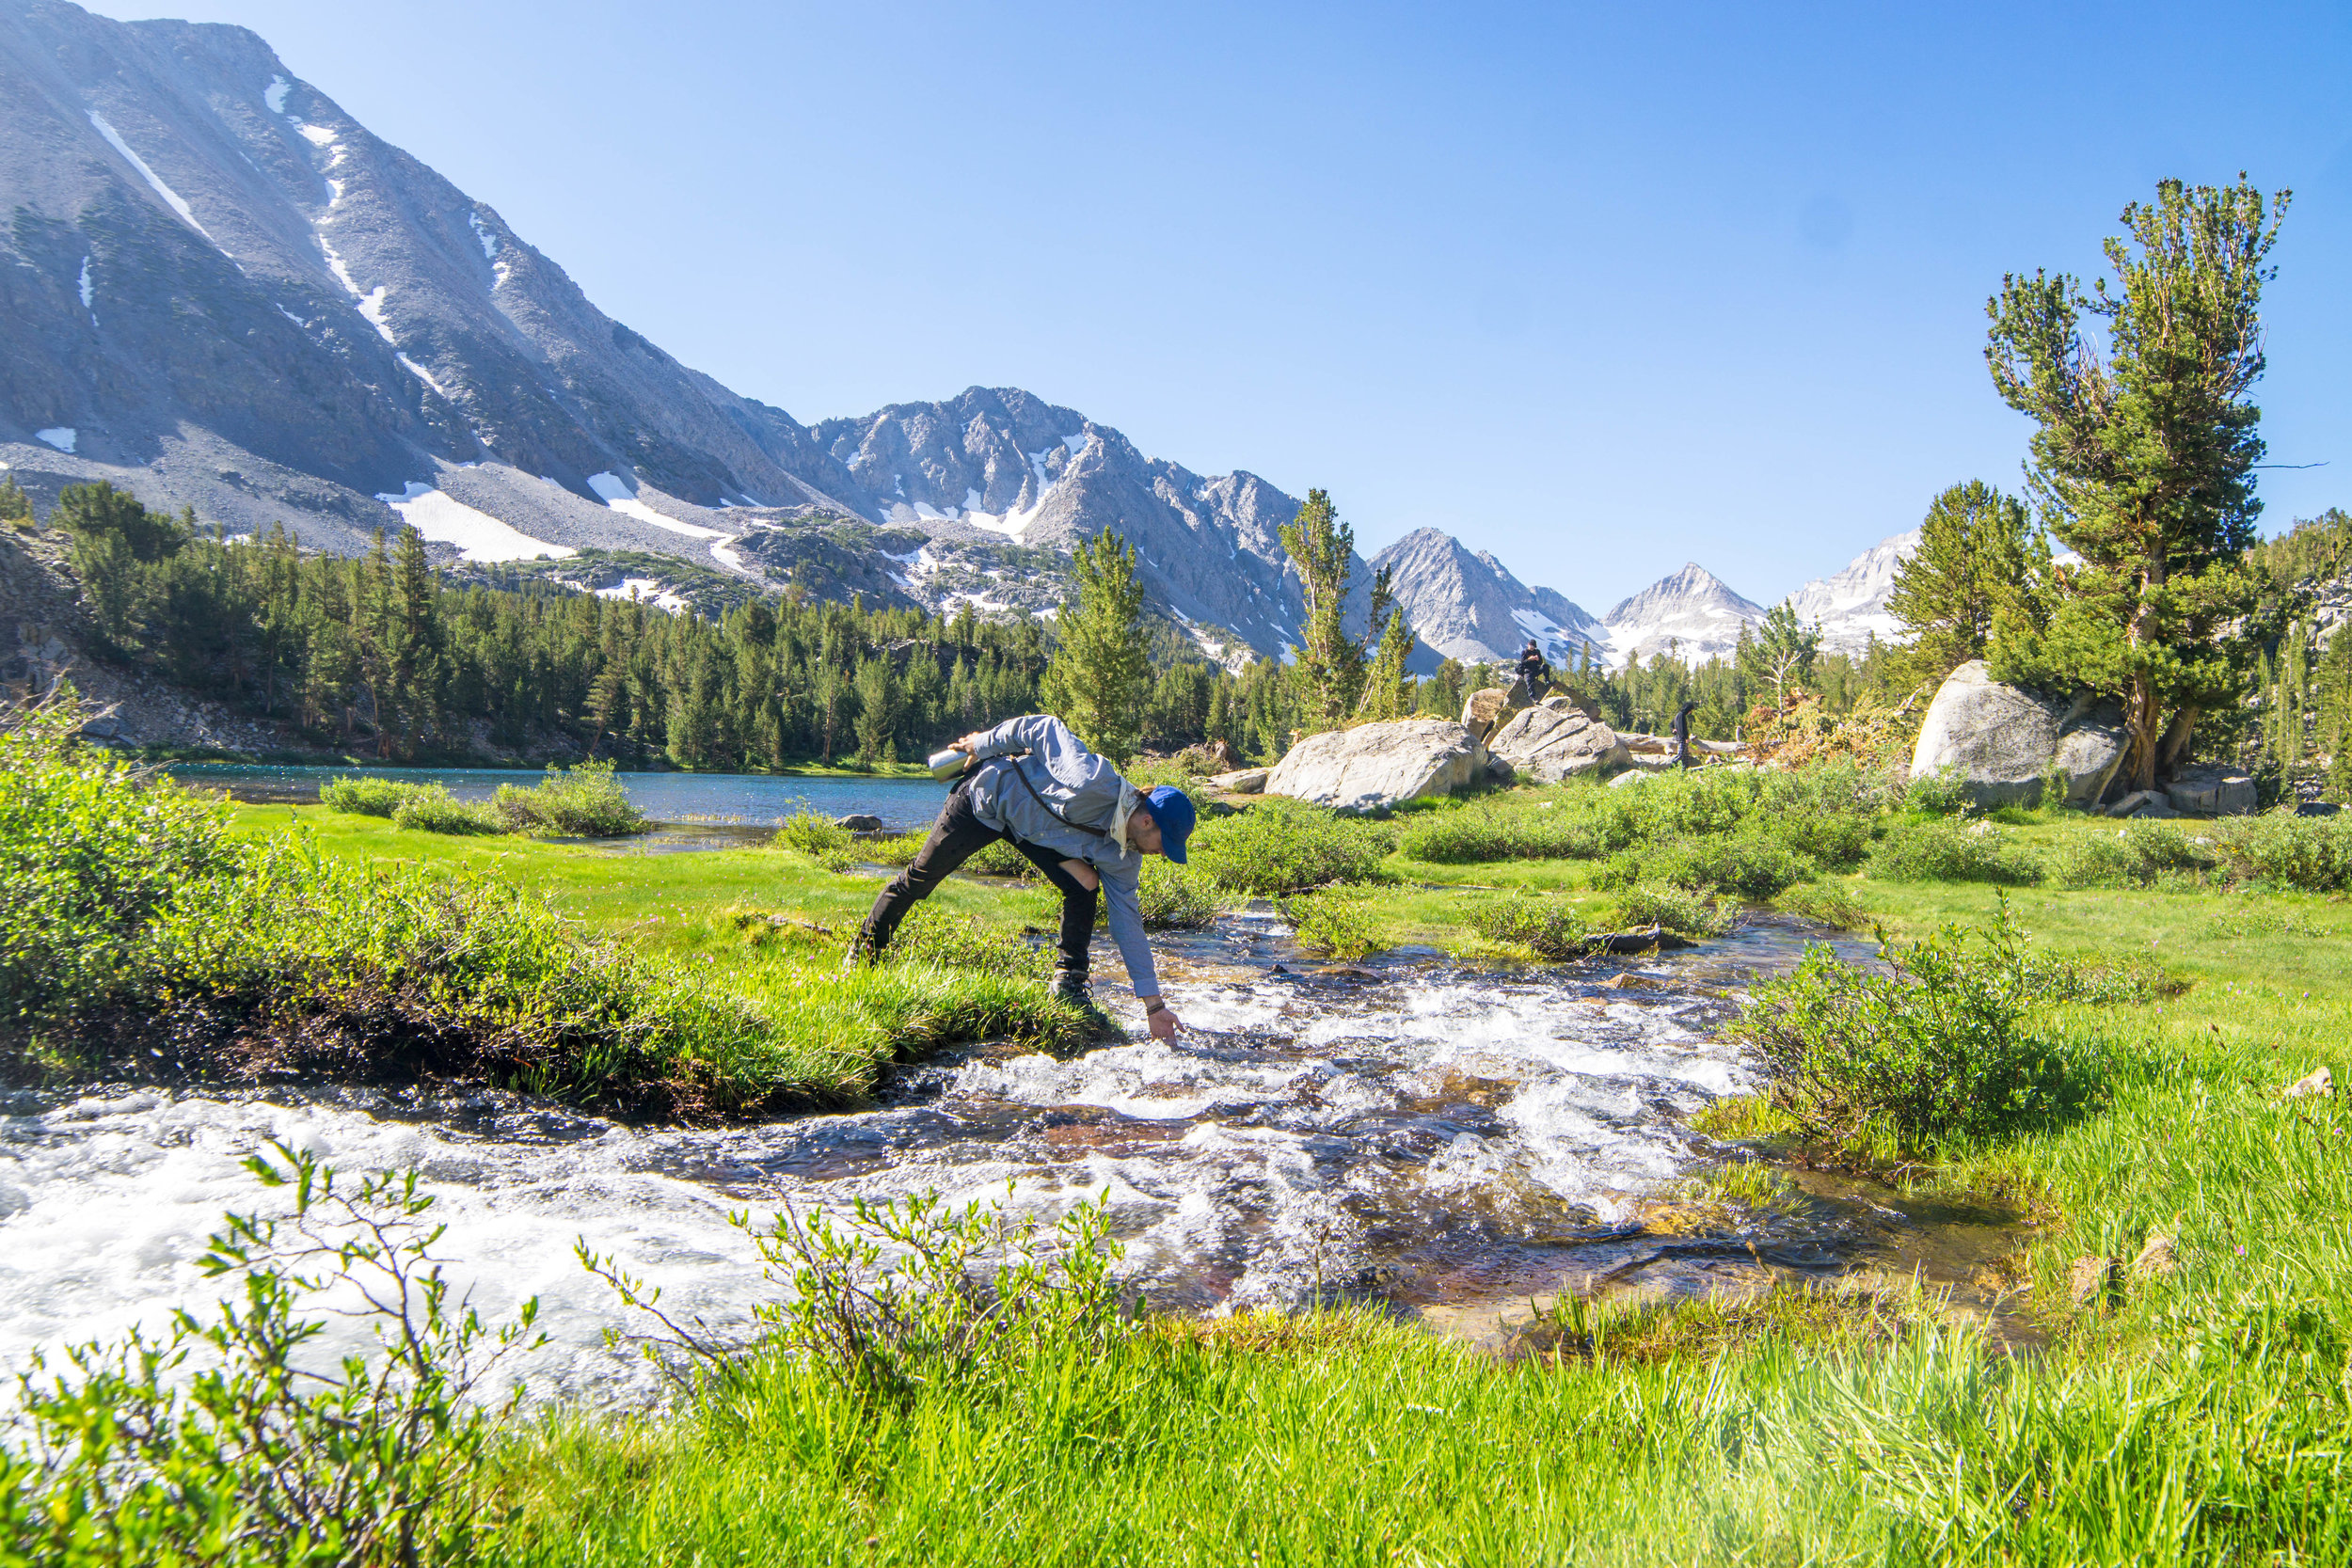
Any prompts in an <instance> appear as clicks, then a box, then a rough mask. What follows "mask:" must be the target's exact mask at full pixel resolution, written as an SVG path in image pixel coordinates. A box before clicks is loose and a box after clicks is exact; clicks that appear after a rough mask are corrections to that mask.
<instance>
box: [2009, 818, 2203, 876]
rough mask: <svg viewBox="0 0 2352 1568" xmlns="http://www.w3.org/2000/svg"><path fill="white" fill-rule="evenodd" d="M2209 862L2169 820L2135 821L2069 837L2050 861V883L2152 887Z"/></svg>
mask: <svg viewBox="0 0 2352 1568" xmlns="http://www.w3.org/2000/svg"><path fill="white" fill-rule="evenodd" d="M2213 863H2214V862H2213V857H2212V856H2210V855H2209V854H2208V853H2206V852H2205V850H2204V848H2203V847H2201V846H2200V845H2198V844H2196V843H2194V842H2192V841H2191V839H2190V838H2189V836H2188V835H2187V834H2186V833H2185V832H2181V830H2180V829H2179V828H2177V827H2174V826H2173V825H2172V824H2171V823H2169V822H2134V823H2132V824H2131V825H2130V826H2128V827H2123V828H2115V829H2107V828H2094V829H2090V830H2088V831H2086V832H2077V833H2071V834H2069V835H2068V836H2067V837H2066V838H2065V839H2063V840H2061V841H2060V842H2059V844H2058V847H2056V848H2055V849H2054V850H2053V851H2052V852H2051V854H2050V858H2049V866H2048V875H2049V879H2050V880H2051V881H2052V882H2053V883H2055V884H2056V885H2058V886H2059V887H2066V888H2136V887H2153V886H2156V885H2157V884H2158V883H2159V882H2161V881H2164V880H2167V879H2182V880H2186V879H2188V878H2190V877H2193V876H2194V875H2195V874H2196V873H2198V872H2201V871H2203V870H2205V869H2206V868H2207V867H2209V866H2211V865H2212V864H2213Z"/></svg>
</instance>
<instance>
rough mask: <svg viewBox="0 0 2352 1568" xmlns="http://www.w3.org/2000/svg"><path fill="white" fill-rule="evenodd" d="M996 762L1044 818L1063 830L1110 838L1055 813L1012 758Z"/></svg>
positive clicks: (1105, 831) (1108, 835)
mask: <svg viewBox="0 0 2352 1568" xmlns="http://www.w3.org/2000/svg"><path fill="white" fill-rule="evenodd" d="M997 760H999V761H1001V762H1003V763H1005V764H1007V766H1008V767H1009V770H1010V771H1011V773H1012V776H1013V777H1014V778H1016V779H1019V780H1020V781H1021V783H1022V786H1023V787H1024V788H1025V789H1027V790H1028V792H1029V795H1030V798H1031V799H1033V800H1036V801H1037V803H1038V804H1039V805H1040V806H1042V807H1044V809H1045V815H1046V816H1050V817H1052V818H1053V819H1054V820H1055V821H1057V822H1058V823H1060V824H1061V825H1062V826H1063V827H1065V828H1075V829H1077V830H1078V832H1082V833H1092V834H1093V835H1094V836H1095V837H1096V838H1108V837H1110V836H1111V835H1110V832H1109V830H1107V829H1104V828H1089V827H1088V826H1087V825H1086V824H1085V823H1083V822H1073V821H1072V820H1070V818H1068V817H1067V816H1063V815H1062V814H1061V813H1059V812H1057V811H1056V810H1055V809H1054V807H1053V803H1052V802H1051V801H1049V800H1046V799H1045V796H1044V795H1043V793H1042V792H1041V791H1040V790H1039V789H1038V787H1037V785H1036V784H1033V783H1031V782H1030V779H1029V775H1028V774H1027V773H1026V772H1025V771H1023V770H1022V768H1021V765H1020V764H1019V763H1017V762H1014V761H1013V760H1012V758H1010V757H1001V758H999V759H997Z"/></svg>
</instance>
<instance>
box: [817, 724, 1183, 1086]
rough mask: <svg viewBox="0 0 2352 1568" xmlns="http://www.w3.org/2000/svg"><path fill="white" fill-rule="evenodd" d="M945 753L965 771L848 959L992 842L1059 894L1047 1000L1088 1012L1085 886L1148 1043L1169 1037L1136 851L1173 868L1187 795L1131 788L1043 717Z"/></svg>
mask: <svg viewBox="0 0 2352 1568" xmlns="http://www.w3.org/2000/svg"><path fill="white" fill-rule="evenodd" d="M950 749H951V750H954V751H958V752H963V753H964V754H965V755H967V756H969V757H970V758H971V759H972V760H971V761H970V762H969V763H967V764H966V765H965V766H964V769H963V772H962V773H961V776H959V777H958V779H957V781H956V785H955V788H954V789H953V790H952V791H951V792H950V793H949V794H948V796H947V804H946V808H945V809H944V810H942V811H941V812H940V814H939V820H938V821H937V822H935V823H933V824H932V825H931V834H930V837H929V838H927V839H925V840H924V841H923V847H922V849H921V850H920V851H919V852H918V853H917V854H916V855H915V857H914V863H913V864H911V865H909V866H908V867H907V868H906V869H905V870H904V871H901V872H900V873H898V876H897V877H895V878H893V879H891V880H890V883H889V884H888V885H887V886H885V887H884V888H883V889H882V895H881V896H880V897H878V898H876V899H875V900H874V908H873V911H872V912H871V913H869V914H868V915H866V924H865V925H864V926H862V927H859V929H858V934H857V937H856V940H855V941H854V942H851V943H850V957H849V962H850V964H851V965H855V964H856V963H857V962H859V961H860V960H861V959H864V960H866V961H869V962H870V961H871V960H873V959H874V958H879V957H881V956H882V951H883V949H885V948H887V947H888V946H889V945H890V939H891V937H892V936H893V935H894V934H896V932H897V931H898V922H900V921H901V920H904V919H905V918H906V913H907V911H909V910H911V909H913V908H914V906H915V905H916V904H918V903H921V902H922V901H923V900H924V899H925V898H927V897H929V896H930V893H931V890H932V889H933V888H935V887H937V886H938V885H939V884H940V882H941V880H942V879H945V878H946V875H947V874H948V873H949V872H951V871H953V870H954V869H955V868H956V867H958V866H960V865H961V864H962V863H964V862H965V861H966V860H969V859H970V858H971V857H972V856H973V855H974V854H975V853H976V852H977V851H978V850H979V849H980V848H981V847H984V846H986V845H989V844H993V843H995V842H996V841H997V840H999V839H1002V840H1003V841H1005V842H1006V843H1008V844H1010V845H1011V846H1012V847H1014V848H1015V849H1018V850H1020V851H1021V853H1022V854H1024V855H1025V856H1027V857H1028V860H1029V863H1031V864H1033V865H1035V866H1036V867H1037V868H1038V869H1039V870H1040V871H1041V872H1043V873H1044V874H1045V879H1046V880H1047V881H1049V882H1051V883H1053V884H1054V887H1055V888H1056V890H1057V891H1058V892H1059V893H1060V894H1061V934H1060V940H1059V942H1057V947H1056V958H1055V964H1054V994H1055V995H1057V996H1058V997H1061V998H1062V999H1063V1000H1064V1001H1068V1002H1075V1003H1078V1004H1079V1005H1081V1006H1089V1005H1090V1004H1089V1002H1088V998H1087V970H1088V966H1089V959H1088V946H1089V943H1090V942H1092V941H1093V940H1094V911H1095V905H1096V902H1097V893H1096V890H1097V889H1098V888H1099V889H1103V890H1105V891H1107V892H1108V894H1109V895H1110V927H1111V940H1112V941H1113V942H1117V943H1118V944H1119V954H1120V958H1123V959H1125V960H1126V964H1127V980H1128V983H1129V984H1130V985H1132V986H1134V987H1135V990H1136V999H1137V1000H1138V1001H1140V1002H1141V1003H1142V1004H1143V1011H1144V1021H1145V1022H1146V1023H1148V1024H1149V1025H1150V1026H1151V1030H1152V1037H1154V1038H1156V1039H1162V1040H1168V1039H1173V1038H1174V1037H1175V1036H1176V1029H1177V1021H1176V1014H1175V1013H1174V1012H1173V1011H1172V1010H1171V1009H1170V1008H1169V1007H1168V1004H1167V1003H1166V1002H1164V1001H1162V1000H1161V999H1160V981H1159V974H1158V972H1157V971H1156V970H1155V969H1154V968H1153V967H1152V944H1151V943H1150V942H1148V941H1147V940H1146V939H1145V937H1144V934H1143V909H1142V906H1141V905H1140V904H1139V903H1138V902H1137V899H1136V879H1137V878H1138V877H1139V876H1140V874H1141V873H1142V870H1143V857H1144V856H1146V855H1166V856H1167V857H1168V859H1169V860H1171V861H1174V862H1175V863H1177V864H1178V865H1182V864H1184V841H1185V840H1186V839H1188V838H1190V837H1191V836H1192V828H1193V821H1194V816H1193V809H1192V801H1191V800H1190V799H1189V798H1188V797H1187V796H1186V795H1185V794H1184V791H1183V790H1181V789H1178V788H1176V787H1175V786H1174V785H1172V784H1160V785H1157V786H1155V787H1153V788H1152V789H1151V790H1149V791H1142V792H1138V791H1137V790H1136V786H1135V785H1133V784H1129V783H1128V782H1127V781H1126V780H1124V779H1122V778H1120V776H1119V770H1118V769H1117V768H1113V767H1112V766H1111V765H1110V763H1109V762H1108V761H1106V760H1105V759H1104V758H1102V757H1098V756H1096V755H1095V754H1094V753H1093V752H1089V751H1088V750H1087V749H1086V746H1085V744H1084V743H1083V742H1081V741H1080V740H1079V739H1078V737H1077V736H1074V735H1073V734H1071V733H1070V727H1069V726H1068V725H1066V724H1064V723H1063V722H1062V721H1060V720H1058V719H1057V718H1054V717H1053V716H1052V715H1051V714H1044V713H1032V714H1029V715H1027V716H1025V717H1024V718H1020V719H1008V720H1006V721H1004V722H1003V723H1001V724H999V725H997V726H996V727H995V728H994V729H993V730H986V731H981V732H979V733H977V734H973V735H967V736H964V737H963V738H962V739H961V740H959V741H956V742H955V743H954V745H953V746H952V747H951V748H950Z"/></svg>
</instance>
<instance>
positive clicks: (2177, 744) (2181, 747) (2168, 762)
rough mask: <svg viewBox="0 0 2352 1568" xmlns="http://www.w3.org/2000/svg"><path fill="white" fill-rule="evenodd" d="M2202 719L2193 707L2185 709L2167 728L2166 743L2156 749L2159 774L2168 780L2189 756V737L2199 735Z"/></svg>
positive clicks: (2176, 715) (2173, 717)
mask: <svg viewBox="0 0 2352 1568" xmlns="http://www.w3.org/2000/svg"><path fill="white" fill-rule="evenodd" d="M2199 718H2201V714H2200V713H2199V711H2198V710H2197V709H2196V708H2193V707H2185V708H2183V709H2181V711H2180V712H2178V713H2176V714H2174V715H2173V716H2172V722H2171V723H2170V724H2169V725H2167V726H2166V727H2165V732H2164V742H2163V744H2162V745H2160V746H2158V747H2157V748H2156V771H2157V772H2159V773H2161V774H2163V775H2164V776H2165V777H2166V778H2168V779H2169V778H2170V777H2171V776H2172V770H2173V769H2174V768H2176V767H2178V766H2179V765H2180V761H2181V758H2182V757H2183V756H2185V754H2187V752H2188V739H2189V736H2192V735H2195V734H2196V733H2197V721H2198V719H2199Z"/></svg>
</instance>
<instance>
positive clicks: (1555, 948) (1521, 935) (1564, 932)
mask: <svg viewBox="0 0 2352 1568" xmlns="http://www.w3.org/2000/svg"><path fill="white" fill-rule="evenodd" d="M1470 929H1471V930H1473V931H1476V932H1477V933H1478V934H1479V935H1480V936H1482V937H1485V938H1486V940H1487V941H1489V942H1508V943H1509V944H1511V945H1512V946H1514V947H1524V948H1526V949H1527V950H1528V951H1529V952H1531V953H1533V954H1534V955H1535V956H1536V957H1537V958H1550V959H1553V960H1558V959H1562V958H1581V957H1582V956H1583V954H1584V952H1585V942H1586V939H1587V938H1589V937H1590V936H1591V935H1592V931H1591V928H1590V927H1587V926H1586V925H1585V924H1584V917H1583V916H1581V915H1580V914H1579V913H1577V911H1575V910H1574V909H1572V908H1570V907H1569V906H1568V905H1567V904H1566V903H1565V901H1564V900H1561V899H1558V898H1548V897H1546V896H1545V895H1542V894H1539V893H1533V892H1520V893H1514V894H1506V895H1503V896H1502V897H1499V898H1488V899H1484V900H1481V901H1480V902H1478V903H1476V904H1473V905H1471V906H1470Z"/></svg>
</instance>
